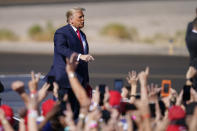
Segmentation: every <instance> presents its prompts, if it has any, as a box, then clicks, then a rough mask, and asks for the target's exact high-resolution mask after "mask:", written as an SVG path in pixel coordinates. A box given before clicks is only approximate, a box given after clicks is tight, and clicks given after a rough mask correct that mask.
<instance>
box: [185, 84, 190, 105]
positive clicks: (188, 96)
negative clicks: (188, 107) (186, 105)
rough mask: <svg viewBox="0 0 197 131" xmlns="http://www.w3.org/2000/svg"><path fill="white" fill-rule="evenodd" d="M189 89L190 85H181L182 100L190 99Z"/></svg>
mask: <svg viewBox="0 0 197 131" xmlns="http://www.w3.org/2000/svg"><path fill="white" fill-rule="evenodd" d="M190 89H191V86H187V85H184V86H183V101H188V100H190V96H191V95H190Z"/></svg>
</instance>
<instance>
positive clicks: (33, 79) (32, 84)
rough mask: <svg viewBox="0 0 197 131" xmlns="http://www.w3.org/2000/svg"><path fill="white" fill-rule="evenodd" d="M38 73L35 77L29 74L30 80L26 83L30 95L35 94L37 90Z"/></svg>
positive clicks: (32, 73) (33, 74)
mask: <svg viewBox="0 0 197 131" xmlns="http://www.w3.org/2000/svg"><path fill="white" fill-rule="evenodd" d="M40 75H41V74H40V73H38V75H36V76H35V73H34V72H33V71H32V72H31V80H30V81H29V82H28V86H29V90H30V92H31V93H33V92H36V91H37V89H38V82H39V80H40Z"/></svg>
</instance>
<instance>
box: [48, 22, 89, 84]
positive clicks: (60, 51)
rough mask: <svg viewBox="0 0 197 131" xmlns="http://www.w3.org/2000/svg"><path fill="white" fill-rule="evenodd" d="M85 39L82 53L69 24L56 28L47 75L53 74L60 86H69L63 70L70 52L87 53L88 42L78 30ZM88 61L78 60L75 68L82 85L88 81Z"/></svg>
mask: <svg viewBox="0 0 197 131" xmlns="http://www.w3.org/2000/svg"><path fill="white" fill-rule="evenodd" d="M80 33H81V35H82V37H83V38H84V39H85V41H86V47H87V51H86V52H85V53H83V49H82V46H81V43H80V40H79V38H78V36H77V33H76V32H75V31H74V29H73V28H72V26H71V25H70V24H68V25H66V26H63V27H61V28H59V29H57V30H56V32H55V35H54V57H53V65H52V67H51V70H50V72H49V73H48V74H47V76H46V78H47V77H48V76H55V80H56V82H57V83H58V84H59V86H60V88H70V84H69V80H68V76H67V73H66V70H65V67H66V58H70V56H71V54H72V53H74V52H76V53H78V54H79V53H80V54H88V51H89V49H88V43H87V40H86V36H85V34H84V33H83V32H82V31H81V32H80ZM88 74H89V73H88V63H87V62H85V61H82V60H79V65H78V66H77V69H76V75H77V78H78V79H79V81H80V82H81V84H82V85H83V86H85V85H86V84H87V83H88V82H89V75H88Z"/></svg>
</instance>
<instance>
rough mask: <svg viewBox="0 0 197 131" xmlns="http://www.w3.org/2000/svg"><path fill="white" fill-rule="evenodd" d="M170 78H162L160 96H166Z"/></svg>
mask: <svg viewBox="0 0 197 131" xmlns="http://www.w3.org/2000/svg"><path fill="white" fill-rule="evenodd" d="M170 88H171V80H162V83H161V96H162V97H166V96H169V94H170Z"/></svg>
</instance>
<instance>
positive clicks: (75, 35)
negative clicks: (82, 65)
mask: <svg viewBox="0 0 197 131" xmlns="http://www.w3.org/2000/svg"><path fill="white" fill-rule="evenodd" d="M68 27H69V31H70V33H71V35H72V36H73V37H74V41H76V43H77V44H78V46H79V47H81V43H80V42H81V41H80V40H79V38H78V36H77V33H76V32H75V31H74V29H73V28H72V27H71V25H70V24H68ZM82 52H83V49H82V48H80V53H82Z"/></svg>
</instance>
